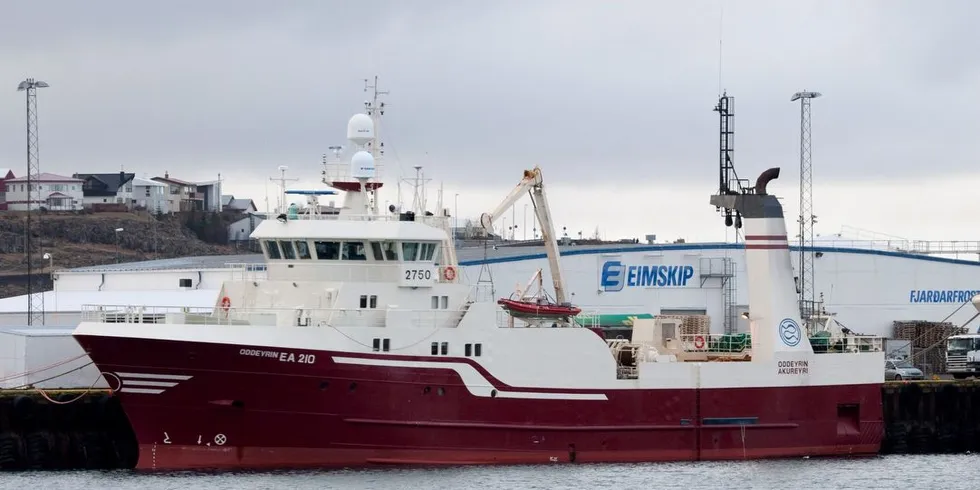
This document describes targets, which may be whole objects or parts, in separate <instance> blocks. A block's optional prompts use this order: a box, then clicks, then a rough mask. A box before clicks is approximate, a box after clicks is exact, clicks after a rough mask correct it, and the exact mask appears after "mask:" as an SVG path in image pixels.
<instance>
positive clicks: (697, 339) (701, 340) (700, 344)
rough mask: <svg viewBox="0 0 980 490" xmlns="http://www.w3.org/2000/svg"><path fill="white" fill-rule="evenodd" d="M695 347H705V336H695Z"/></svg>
mask: <svg viewBox="0 0 980 490" xmlns="http://www.w3.org/2000/svg"><path fill="white" fill-rule="evenodd" d="M694 348H695V349H704V337H702V336H700V335H698V336H697V337H694Z"/></svg>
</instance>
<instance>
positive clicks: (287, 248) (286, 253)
mask: <svg viewBox="0 0 980 490" xmlns="http://www.w3.org/2000/svg"><path fill="white" fill-rule="evenodd" d="M279 247H281V248H282V255H283V257H285V258H286V260H296V251H295V250H294V249H293V242H288V241H286V240H279Z"/></svg>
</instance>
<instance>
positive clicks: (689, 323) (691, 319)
mask: <svg viewBox="0 0 980 490" xmlns="http://www.w3.org/2000/svg"><path fill="white" fill-rule="evenodd" d="M655 318H663V319H674V320H680V321H681V331H680V334H681V335H708V334H709V333H711V317H710V316H708V315H657V316H656V317H655Z"/></svg>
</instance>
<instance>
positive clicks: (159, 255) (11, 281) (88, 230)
mask: <svg viewBox="0 0 980 490" xmlns="http://www.w3.org/2000/svg"><path fill="white" fill-rule="evenodd" d="M35 216H40V223H41V226H40V229H41V247H42V252H41V253H35V254H34V255H35V256H34V263H33V267H34V268H35V269H41V270H42V272H43V273H47V272H50V271H51V270H52V269H51V266H53V270H58V269H68V268H72V267H85V266H93V265H102V264H111V263H115V262H117V261H118V262H132V261H137V260H152V259H163V258H173V257H184V256H190V255H219V254H229V253H235V250H234V247H229V246H228V245H220V244H218V243H224V242H226V241H227V240H226V239H227V231H226V230H227V225H228V223H230V222H231V221H232V220H233V219H235V218H234V216H229V215H222V214H218V213H200V212H198V213H182V214H179V215H163V216H153V215H151V214H148V213H145V212H134V213H85V212H77V213H58V212H46V213H43V214H39V215H35ZM25 218H26V216H25V213H23V212H17V211H0V297H7V296H14V295H18V294H24V292H26V286H25V284H24V281H23V278H22V277H19V276H23V275H24V274H25V273H26V271H27V255H26V253H25V251H24V241H25V240H24V226H25V221H26V219H25ZM117 228H122V229H123V231H121V232H119V233H118V242H117V233H116V231H115V230H116V229H117ZM202 238H203V239H204V240H202ZM205 240H207V241H211V242H217V243H207V241H205ZM35 250H37V249H35ZM44 252H47V253H50V254H51V256H52V260H51V263H50V264H49V261H47V260H43V259H42V254H43V253H44Z"/></svg>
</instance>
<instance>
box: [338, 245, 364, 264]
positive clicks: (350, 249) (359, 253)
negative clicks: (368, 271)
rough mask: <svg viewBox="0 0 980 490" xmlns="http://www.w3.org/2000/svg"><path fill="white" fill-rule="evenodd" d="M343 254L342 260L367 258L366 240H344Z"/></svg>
mask: <svg viewBox="0 0 980 490" xmlns="http://www.w3.org/2000/svg"><path fill="white" fill-rule="evenodd" d="M342 250H343V255H341V257H340V260H367V255H364V252H365V250H364V242H344V248H343V249H342Z"/></svg>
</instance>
